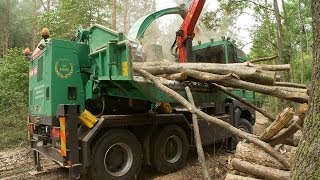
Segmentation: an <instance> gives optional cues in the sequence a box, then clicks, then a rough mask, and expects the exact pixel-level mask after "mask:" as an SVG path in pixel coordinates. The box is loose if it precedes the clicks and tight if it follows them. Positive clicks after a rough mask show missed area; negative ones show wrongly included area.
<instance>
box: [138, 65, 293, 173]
mask: <svg viewBox="0 0 320 180" xmlns="http://www.w3.org/2000/svg"><path fill="white" fill-rule="evenodd" d="M134 71H135V72H137V73H138V74H140V75H141V76H143V77H145V78H146V79H149V80H150V81H152V82H153V83H154V85H155V86H156V87H157V88H158V89H160V90H161V91H162V92H163V93H165V94H166V95H167V96H169V97H172V98H174V99H176V100H177V101H178V102H179V103H180V104H181V105H183V106H184V107H185V108H187V109H188V110H189V111H190V112H191V113H195V114H197V115H198V116H199V117H201V118H202V119H203V120H205V121H208V122H211V123H213V124H215V125H217V126H220V127H222V128H224V129H226V130H228V131H229V132H230V133H231V134H233V135H236V136H239V137H241V138H243V139H247V140H248V141H249V142H252V143H254V144H255V145H257V146H259V147H261V148H262V149H263V150H265V151H266V152H268V153H269V154H270V155H272V156H273V157H274V158H276V159H277V160H279V161H280V162H281V163H282V164H283V165H284V166H285V167H287V168H291V164H290V162H289V161H288V160H287V158H286V157H284V156H283V155H282V154H280V153H279V152H278V151H276V150H275V149H274V148H273V147H271V146H270V145H269V144H267V143H265V142H263V141H260V140H259V139H257V138H255V137H253V135H252V134H248V133H246V132H243V131H241V130H240V129H238V128H235V127H234V126H232V125H231V124H229V123H227V122H224V121H222V120H220V119H218V118H216V117H213V116H210V115H208V114H206V113H204V112H202V111H201V110H199V109H197V108H196V107H195V106H193V105H191V104H190V103H189V102H188V101H187V100H186V99H184V98H183V97H182V96H181V95H180V94H178V93H177V92H175V91H174V90H172V89H170V88H168V87H166V86H165V85H163V84H162V82H161V81H160V80H159V79H158V78H157V77H155V76H153V75H152V74H150V73H148V72H147V71H145V70H141V69H139V68H134Z"/></svg>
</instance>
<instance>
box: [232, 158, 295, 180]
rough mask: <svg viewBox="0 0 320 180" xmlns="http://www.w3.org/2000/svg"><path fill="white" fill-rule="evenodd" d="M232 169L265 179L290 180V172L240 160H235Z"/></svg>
mask: <svg viewBox="0 0 320 180" xmlns="http://www.w3.org/2000/svg"><path fill="white" fill-rule="evenodd" d="M231 165H232V168H233V169H234V170H237V171H240V172H243V173H246V174H251V175H254V176H256V177H258V178H263V179H274V180H285V179H290V171H283V170H279V169H274V168H270V167H265V166H261V165H257V164H253V163H249V162H246V161H242V160H240V159H238V158H233V159H232V161H231Z"/></svg>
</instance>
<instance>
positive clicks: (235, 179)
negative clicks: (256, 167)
mask: <svg viewBox="0 0 320 180" xmlns="http://www.w3.org/2000/svg"><path fill="white" fill-rule="evenodd" d="M224 180H258V179H255V178H252V177H244V176H239V175H234V174H230V173H228V174H227V175H226V178H225V179H224Z"/></svg>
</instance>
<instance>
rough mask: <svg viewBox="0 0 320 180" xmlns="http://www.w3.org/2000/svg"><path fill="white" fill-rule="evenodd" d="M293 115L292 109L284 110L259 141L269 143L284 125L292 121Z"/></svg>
mask: <svg viewBox="0 0 320 180" xmlns="http://www.w3.org/2000/svg"><path fill="white" fill-rule="evenodd" d="M293 115H294V112H293V109H292V108H286V109H285V110H284V111H283V112H281V113H280V115H278V117H277V119H276V120H275V121H274V122H272V123H271V125H270V126H269V127H268V128H267V129H266V130H265V131H264V132H263V133H262V134H261V135H260V138H259V139H260V140H262V141H264V142H269V140H270V139H271V138H272V137H273V136H275V135H276V134H277V133H278V132H279V131H280V130H281V129H282V128H284V127H285V125H286V124H287V123H288V122H289V121H290V120H291V119H292V117H293Z"/></svg>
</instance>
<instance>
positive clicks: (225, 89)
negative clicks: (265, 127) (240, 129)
mask: <svg viewBox="0 0 320 180" xmlns="http://www.w3.org/2000/svg"><path fill="white" fill-rule="evenodd" d="M213 85H214V86H216V87H218V88H219V89H220V90H221V91H222V92H224V93H226V94H227V95H229V96H231V97H233V98H235V99H236V100H238V101H239V102H241V103H243V104H244V105H246V106H248V107H250V108H252V109H254V110H256V111H258V112H260V113H261V114H262V115H264V116H265V117H267V118H269V119H270V120H271V121H274V120H275V118H274V117H273V116H272V115H270V114H269V113H267V112H266V111H264V110H263V109H261V108H259V107H257V106H255V105H253V104H251V103H249V102H247V101H245V100H244V99H242V98H240V97H239V96H237V95H235V94H233V93H231V92H229V91H228V90H227V88H225V87H223V86H220V85H218V84H215V83H213Z"/></svg>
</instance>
